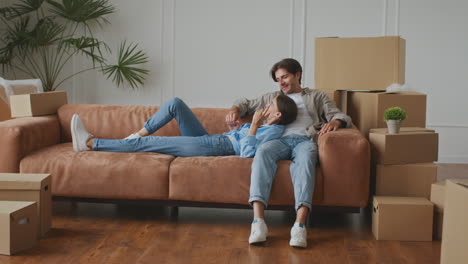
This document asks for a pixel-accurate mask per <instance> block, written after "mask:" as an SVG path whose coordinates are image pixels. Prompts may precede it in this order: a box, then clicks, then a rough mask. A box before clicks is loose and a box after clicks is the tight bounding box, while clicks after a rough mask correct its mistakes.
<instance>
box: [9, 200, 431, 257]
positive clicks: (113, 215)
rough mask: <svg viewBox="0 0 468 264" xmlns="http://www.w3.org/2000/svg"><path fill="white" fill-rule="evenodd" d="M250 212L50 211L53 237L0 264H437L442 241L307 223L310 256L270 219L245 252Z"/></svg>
mask: <svg viewBox="0 0 468 264" xmlns="http://www.w3.org/2000/svg"><path fill="white" fill-rule="evenodd" d="M251 217H252V212H251V210H245V209H210V208H187V207H182V208H179V210H178V214H173V213H171V210H170V208H167V207H154V206H152V207H151V206H131V205H115V204H103V203H74V202H68V201H55V202H54V203H53V223H52V226H53V229H52V230H51V231H50V232H49V233H48V234H47V236H46V237H44V238H42V239H41V240H40V241H39V243H38V245H37V246H36V247H35V248H33V249H30V250H27V251H24V252H22V253H20V254H19V255H17V256H12V257H9V256H0V263H1V264H3V263H5V264H6V263H21V264H28V263H47V264H53V263H60V264H62V263H340V264H343V263H389V264H390V263H391V264H399V263H415V264H416V263H417V264H419V263H424V264H431V263H439V258H440V241H433V242H398V241H376V240H375V239H374V238H373V236H372V233H371V229H370V225H371V224H370V223H371V219H370V214H369V213H367V212H362V213H361V214H319V215H313V216H312V217H311V219H312V220H311V227H309V229H308V244H309V247H308V248H307V249H296V248H291V247H290V246H289V245H288V242H289V231H290V227H291V224H292V222H293V221H294V217H293V215H292V214H291V213H288V212H282V211H267V212H266V220H267V223H268V227H269V229H270V232H269V239H268V241H267V242H266V243H265V244H263V245H260V246H249V244H248V243H247V238H248V235H249V232H250V221H251Z"/></svg>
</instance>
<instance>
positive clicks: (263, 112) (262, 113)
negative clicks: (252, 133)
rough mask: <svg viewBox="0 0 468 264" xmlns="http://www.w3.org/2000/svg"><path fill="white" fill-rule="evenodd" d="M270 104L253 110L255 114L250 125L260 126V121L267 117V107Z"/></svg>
mask: <svg viewBox="0 0 468 264" xmlns="http://www.w3.org/2000/svg"><path fill="white" fill-rule="evenodd" d="M269 108H270V105H267V107H265V108H264V109H258V110H257V111H255V114H254V116H253V118H252V125H253V126H260V125H261V124H262V122H263V121H264V120H265V119H267V118H268V109H269Z"/></svg>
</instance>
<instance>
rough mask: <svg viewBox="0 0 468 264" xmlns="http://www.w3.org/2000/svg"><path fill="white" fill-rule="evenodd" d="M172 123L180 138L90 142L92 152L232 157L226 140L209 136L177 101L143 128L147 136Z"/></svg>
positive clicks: (180, 101)
mask: <svg viewBox="0 0 468 264" xmlns="http://www.w3.org/2000/svg"><path fill="white" fill-rule="evenodd" d="M172 119H176V120H177V123H178V125H179V129H180V131H181V133H182V136H180V137H158V136H148V137H141V138H135V139H98V138H96V139H94V143H93V150H97V151H108V152H158V153H163V154H168V155H174V156H180V157H193V156H226V155H234V154H235V152H234V149H233V147H232V143H231V141H230V140H229V138H228V137H227V136H223V135H213V136H210V135H208V133H207V132H206V130H205V128H204V127H203V126H202V124H201V123H200V121H199V120H198V119H197V118H196V116H195V115H194V114H193V112H192V110H190V108H189V107H188V106H187V105H186V104H185V103H184V102H183V101H182V100H180V99H179V98H174V99H171V100H169V101H168V102H166V103H165V104H164V105H163V106H161V108H160V109H159V110H158V111H157V112H156V113H155V114H154V115H153V116H151V118H150V119H148V121H146V122H145V124H144V126H145V128H146V130H147V131H148V132H149V134H152V133H154V132H156V131H157V130H158V129H160V128H161V127H163V126H164V125H165V124H167V123H169V122H170V121H171V120H172Z"/></svg>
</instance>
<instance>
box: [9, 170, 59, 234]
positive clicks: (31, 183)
mask: <svg viewBox="0 0 468 264" xmlns="http://www.w3.org/2000/svg"><path fill="white" fill-rule="evenodd" d="M51 182H52V178H51V177H50V174H26V173H0V200H5V201H34V202H36V203H37V215H38V220H39V221H38V223H37V225H38V235H39V236H43V235H45V233H47V231H49V230H50V228H51V225H52V194H51V192H52V190H51Z"/></svg>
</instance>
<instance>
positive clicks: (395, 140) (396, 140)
mask: <svg viewBox="0 0 468 264" xmlns="http://www.w3.org/2000/svg"><path fill="white" fill-rule="evenodd" d="M369 141H370V143H371V152H372V161H373V162H376V163H379V164H382V165H393V164H408V163H426V162H433V161H437V158H438V151H439V134H437V133H435V132H434V130H431V129H426V128H417V127H408V128H401V130H400V133H399V134H388V133H387V129H386V128H376V129H371V130H370V133H369Z"/></svg>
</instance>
